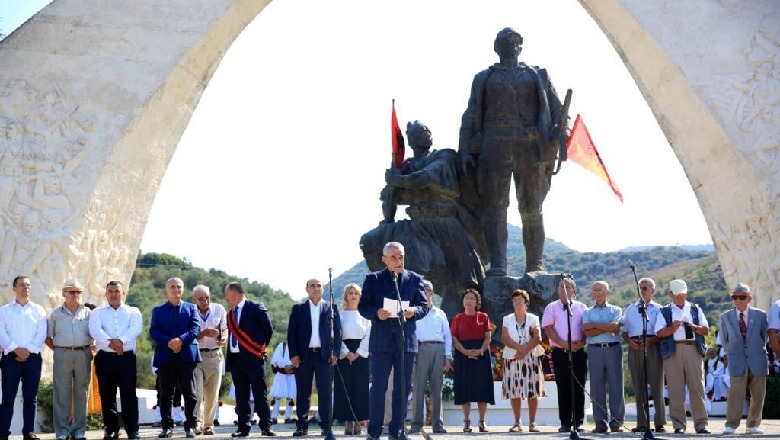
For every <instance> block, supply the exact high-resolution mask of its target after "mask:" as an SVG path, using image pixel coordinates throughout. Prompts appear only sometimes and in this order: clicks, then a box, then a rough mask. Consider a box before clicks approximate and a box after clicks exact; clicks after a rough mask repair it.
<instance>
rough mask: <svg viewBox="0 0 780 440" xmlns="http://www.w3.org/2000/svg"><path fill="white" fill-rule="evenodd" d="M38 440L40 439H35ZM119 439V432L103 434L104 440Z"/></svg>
mask: <svg viewBox="0 0 780 440" xmlns="http://www.w3.org/2000/svg"><path fill="white" fill-rule="evenodd" d="M35 438H36V439H37V438H38V437H35ZM118 438H119V433H118V432H105V433H104V434H103V440H116V439H118ZM24 440H32V437H28V436H27V435H25V436H24Z"/></svg>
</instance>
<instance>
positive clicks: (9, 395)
mask: <svg viewBox="0 0 780 440" xmlns="http://www.w3.org/2000/svg"><path fill="white" fill-rule="evenodd" d="M13 291H14V295H15V296H16V299H15V300H14V302H12V303H10V304H6V305H5V306H3V307H2V308H0V347H3V354H4V355H3V357H2V359H0V371H2V377H3V381H2V390H3V400H2V404H0V440H8V436H9V435H10V434H11V430H10V428H11V418H12V417H13V414H14V401H15V400H16V393H17V392H18V390H19V382H21V383H22V397H23V399H22V401H23V406H22V417H23V419H24V424H23V426H22V434H23V437H24V440H38V436H37V435H35V433H34V432H33V430H34V429H35V399H36V396H37V395H38V384H39V383H40V380H41V365H42V362H41V350H42V349H43V342H44V340H45V339H46V311H45V310H44V309H43V307H41V306H40V305H38V304H36V303H34V302H32V301H30V279H29V278H27V277H26V276H17V277H16V278H14V281H13Z"/></svg>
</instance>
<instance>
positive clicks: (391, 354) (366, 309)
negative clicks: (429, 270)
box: [358, 241, 428, 440]
mask: <svg viewBox="0 0 780 440" xmlns="http://www.w3.org/2000/svg"><path fill="white" fill-rule="evenodd" d="M382 262H383V263H384V264H385V266H387V267H386V268H385V269H383V270H380V271H379V272H374V273H370V274H368V275H366V280H365V281H364V282H363V295H362V296H361V298H360V304H359V305H358V310H359V311H360V314H361V315H363V317H364V318H366V319H370V320H371V336H370V339H369V345H368V350H369V352H370V353H371V356H370V358H369V359H370V364H369V369H370V371H371V376H372V378H373V380H372V384H371V390H370V392H369V403H368V404H369V421H368V438H369V440H373V439H378V438H379V436H380V435H381V434H382V422H383V418H384V413H385V392H386V391H387V382H388V377H389V376H390V371H391V370H393V371H394V372H395V373H394V374H393V404H392V406H393V411H392V418H391V420H390V424H389V426H388V436H389V437H390V440H404V439H406V433H405V432H404V421H405V420H406V408H407V400H408V395H409V391H410V389H411V384H412V368H413V366H414V358H415V355H416V353H417V337H416V336H415V330H416V325H415V321H416V320H418V319H422V318H424V317H425V315H426V314H427V313H428V304H427V300H426V298H425V288H424V286H423V282H422V277H421V276H420V275H418V274H416V273H414V272H412V271H409V270H405V269H404V246H403V245H402V244H401V243H398V242H394V241H391V242H389V243H387V244H385V246H384V248H383V249H382ZM399 300H400V303H398V302H397V301H399ZM393 301H396V302H395V303H394V302H393ZM385 304H388V305H389V307H390V308H391V309H392V310H389V309H388V308H386V306H385ZM399 312H401V313H399ZM401 321H403V322H404V325H403V327H402V326H401ZM402 335H403V337H402ZM401 371H403V374H400V372H401ZM402 390H403V391H402Z"/></svg>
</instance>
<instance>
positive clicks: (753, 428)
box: [745, 426, 764, 434]
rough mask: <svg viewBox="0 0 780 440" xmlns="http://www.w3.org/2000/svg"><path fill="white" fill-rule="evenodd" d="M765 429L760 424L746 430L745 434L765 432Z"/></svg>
mask: <svg viewBox="0 0 780 440" xmlns="http://www.w3.org/2000/svg"><path fill="white" fill-rule="evenodd" d="M763 433H764V430H763V429H761V427H759V426H754V427H752V428H748V429H746V430H745V434H763Z"/></svg>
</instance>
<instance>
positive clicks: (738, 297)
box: [731, 295, 747, 301]
mask: <svg viewBox="0 0 780 440" xmlns="http://www.w3.org/2000/svg"><path fill="white" fill-rule="evenodd" d="M731 299H733V300H740V301H744V300H746V299H747V295H731Z"/></svg>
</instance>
